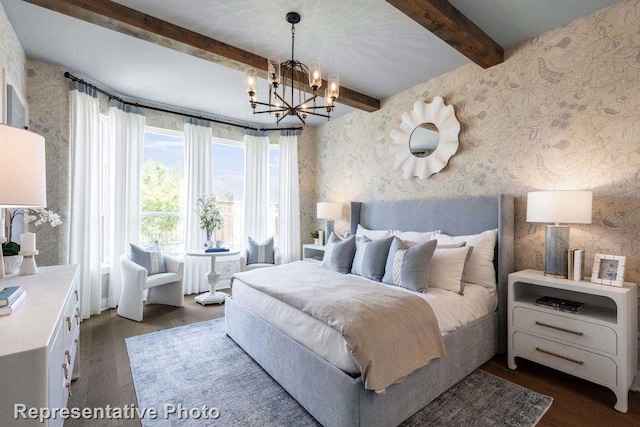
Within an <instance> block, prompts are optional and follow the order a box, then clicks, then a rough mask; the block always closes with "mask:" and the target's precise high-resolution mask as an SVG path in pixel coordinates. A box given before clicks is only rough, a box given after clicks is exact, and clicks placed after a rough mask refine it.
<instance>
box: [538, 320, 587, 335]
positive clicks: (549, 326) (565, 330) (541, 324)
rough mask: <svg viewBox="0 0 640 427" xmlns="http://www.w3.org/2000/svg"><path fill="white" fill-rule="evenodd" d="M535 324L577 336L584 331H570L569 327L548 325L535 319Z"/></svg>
mask: <svg viewBox="0 0 640 427" xmlns="http://www.w3.org/2000/svg"><path fill="white" fill-rule="evenodd" d="M536 325H538V326H542V327H543V328H549V329H555V330H556V331H560V332H566V333H568V334H573V335H577V336H579V337H581V336H583V335H584V332H578V331H572V330H571V329H565V328H561V327H560V326H553V325H549V324H548V323H542V322H538V321H537V320H536Z"/></svg>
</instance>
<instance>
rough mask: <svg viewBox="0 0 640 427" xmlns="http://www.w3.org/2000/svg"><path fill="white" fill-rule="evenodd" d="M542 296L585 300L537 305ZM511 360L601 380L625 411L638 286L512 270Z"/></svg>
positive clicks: (634, 353) (634, 365) (634, 366)
mask: <svg viewBox="0 0 640 427" xmlns="http://www.w3.org/2000/svg"><path fill="white" fill-rule="evenodd" d="M541 296H550V297H555V298H563V299H567V300H571V301H576V302H581V303H584V304H585V308H584V310H583V311H581V312H580V313H576V314H574V313H566V312H563V311H558V310H554V309H552V308H546V307H540V306H538V305H536V299H538V298H540V297H541ZM508 301H509V303H508V311H507V312H508V345H509V347H508V351H509V357H508V364H509V368H510V369H516V368H517V366H516V362H515V358H516V357H522V358H525V359H528V360H532V361H534V362H537V363H540V364H542V365H546V366H549V367H551V368H554V369H557V370H559V371H563V372H566V373H568V374H571V375H575V376H577V377H580V378H583V379H585V380H588V381H591V382H594V383H596V384H600V385H603V386H605V387H607V388H609V389H611V390H613V392H614V393H615V394H616V398H617V403H616V405H615V409H616V410H617V411H620V412H623V413H626V412H627V409H628V397H629V389H630V388H631V387H632V384H633V380H634V378H635V376H636V374H637V371H638V288H637V286H636V284H635V283H625V284H624V286H623V287H620V288H618V287H613V286H604V285H598V284H595V283H591V282H587V281H580V282H577V281H573V280H566V279H556V278H551V277H547V276H545V275H544V274H543V272H542V271H536V270H524V271H519V272H517V273H512V274H510V275H509V297H508Z"/></svg>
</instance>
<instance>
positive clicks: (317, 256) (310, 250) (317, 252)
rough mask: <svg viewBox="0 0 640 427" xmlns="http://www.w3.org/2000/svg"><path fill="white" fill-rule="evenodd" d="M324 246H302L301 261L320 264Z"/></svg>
mask: <svg viewBox="0 0 640 427" xmlns="http://www.w3.org/2000/svg"><path fill="white" fill-rule="evenodd" d="M325 248H326V246H324V245H302V259H303V260H305V261H313V262H322V257H323V256H324V250H325Z"/></svg>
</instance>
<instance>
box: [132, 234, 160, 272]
mask: <svg viewBox="0 0 640 427" xmlns="http://www.w3.org/2000/svg"><path fill="white" fill-rule="evenodd" d="M129 245H130V246H131V253H130V254H129V259H130V260H131V261H133V262H135V263H136V264H138V265H139V266H141V267H144V268H145V269H146V270H147V274H148V275H149V276H151V275H152V274H159V273H166V272H167V269H166V268H165V266H164V257H163V256H162V250H161V249H160V245H159V244H158V241H157V240H156V241H155V242H153V243H150V244H148V245H147V246H145V247H144V248H142V247H140V246H138V245H134V244H133V243H130V244H129Z"/></svg>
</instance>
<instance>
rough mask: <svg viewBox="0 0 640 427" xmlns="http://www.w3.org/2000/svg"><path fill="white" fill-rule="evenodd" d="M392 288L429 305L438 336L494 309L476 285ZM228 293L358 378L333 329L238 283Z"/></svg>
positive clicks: (486, 291)
mask: <svg viewBox="0 0 640 427" xmlns="http://www.w3.org/2000/svg"><path fill="white" fill-rule="evenodd" d="M350 276H351V275H350ZM352 277H353V279H354V280H364V281H366V282H369V283H371V285H372V286H388V285H383V284H381V283H379V282H374V281H371V280H369V279H366V278H363V277H360V276H352ZM393 288H394V289H397V290H398V292H410V293H413V294H415V295H418V296H420V297H422V298H424V299H425V300H426V301H427V302H428V303H429V304H430V305H431V308H432V309H433V312H434V314H435V315H436V318H437V319H438V326H439V328H440V332H441V333H442V335H446V334H447V333H449V332H451V331H453V330H455V329H458V328H460V327H462V326H465V325H467V324H469V323H471V322H473V321H474V320H477V319H479V318H481V317H483V316H485V315H487V314H488V313H491V312H492V311H495V309H496V307H497V298H496V295H495V291H493V290H489V289H487V288H485V287H483V286H479V285H472V284H466V285H465V288H464V295H463V296H462V295H458V294H457V293H454V292H451V291H446V290H443V289H437V288H431V289H429V290H428V291H427V292H426V293H424V294H419V293H415V292H412V291H409V290H406V289H402V288H398V287H393ZM232 292H233V296H232V297H233V299H234V300H235V301H236V302H237V303H238V304H240V305H242V306H244V307H245V308H247V309H249V310H251V311H252V312H254V313H255V314H257V315H259V316H260V317H262V318H263V319H265V320H266V321H267V322H269V323H271V324H272V325H274V326H275V327H277V328H278V329H280V330H281V331H282V332H284V333H286V334H287V335H289V336H290V337H291V338H293V339H295V340H296V341H298V342H299V343H300V344H302V345H304V346H305V347H307V348H308V349H309V350H311V351H313V352H314V353H316V354H317V355H318V356H320V357H322V358H324V359H325V360H326V361H328V362H329V363H331V364H332V365H334V366H336V367H337V368H339V369H341V370H342V371H344V372H346V373H348V374H351V375H359V370H358V367H357V366H356V364H355V363H354V361H353V359H352V358H351V355H350V353H349V348H348V347H347V343H346V342H345V340H344V338H343V337H342V335H341V334H340V333H339V332H337V331H336V330H334V329H333V328H331V327H329V326H327V325H326V324H324V323H323V322H321V321H319V320H317V319H315V318H313V317H311V316H309V315H308V314H306V313H303V312H302V311H299V310H297V309H295V308H293V307H291V306H290V305H288V304H286V303H284V302H282V301H280V300H278V299H276V298H273V297H271V296H269V295H266V294H264V293H262V292H260V291H258V290H256V289H254V288H252V287H250V286H247V285H246V284H244V283H243V282H242V280H239V279H236V280H235V281H234V283H233V291H232Z"/></svg>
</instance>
